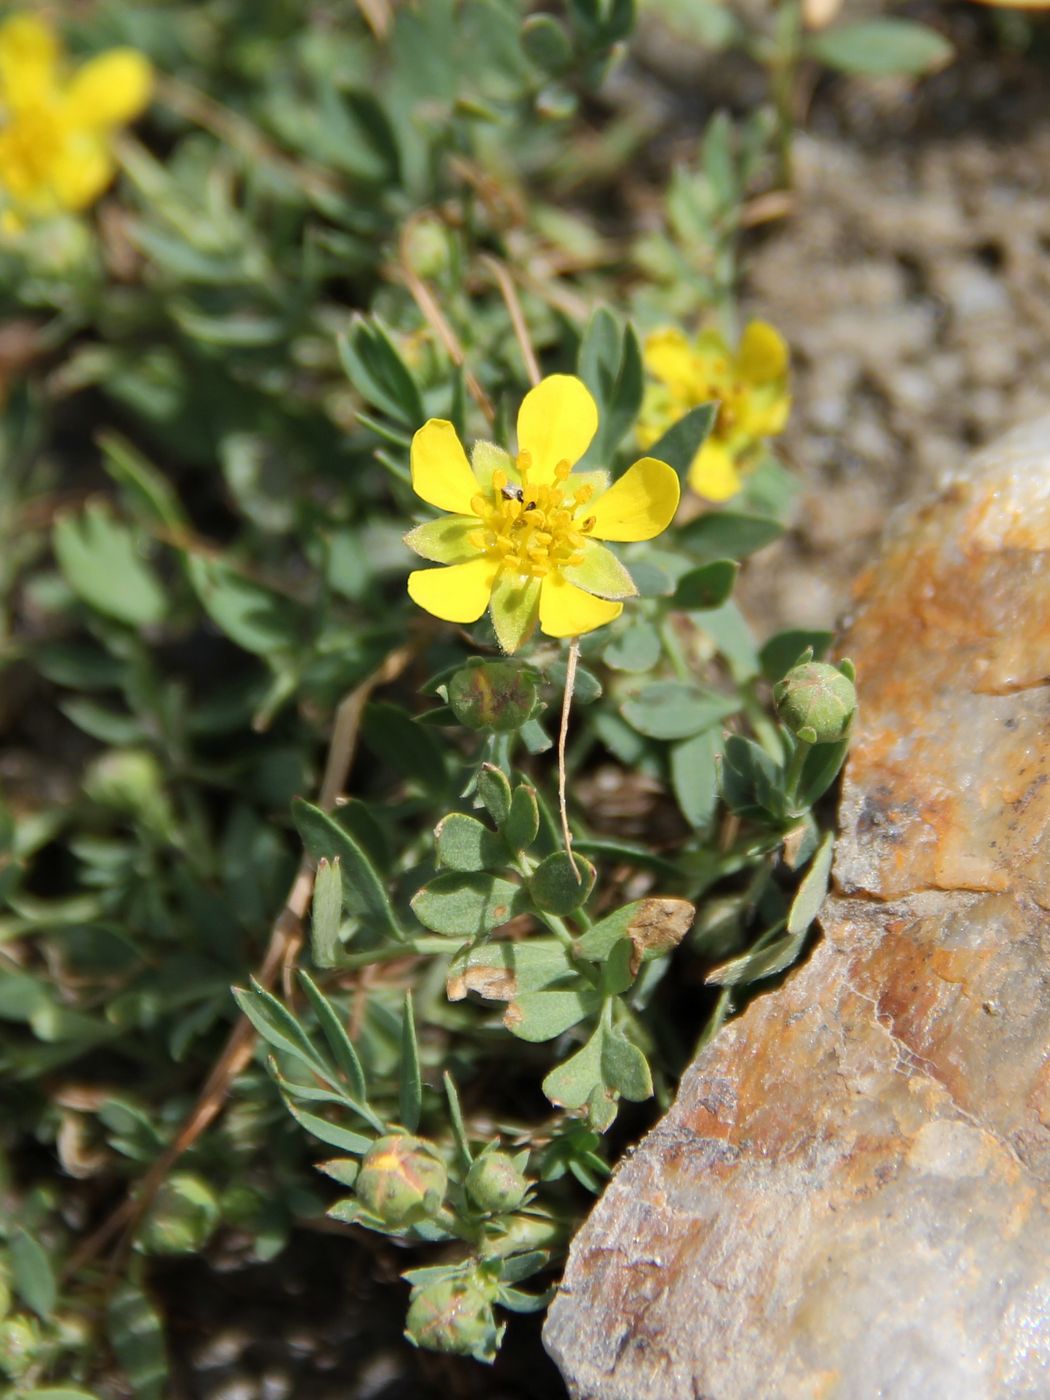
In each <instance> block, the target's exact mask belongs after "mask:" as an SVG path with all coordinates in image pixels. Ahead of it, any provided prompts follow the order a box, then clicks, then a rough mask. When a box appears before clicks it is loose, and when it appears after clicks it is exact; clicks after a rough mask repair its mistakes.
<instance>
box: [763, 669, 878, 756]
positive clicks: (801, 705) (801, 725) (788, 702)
mask: <svg viewBox="0 0 1050 1400" xmlns="http://www.w3.org/2000/svg"><path fill="white" fill-rule="evenodd" d="M846 665H847V663H845V662H844V663H843V667H844V669H843V670H839V669H838V667H836V666H830V665H829V664H828V663H827V662H826V661H807V662H804V663H803V664H802V665H801V666H794V667H793V668H792V669H791V670H790V671H789V672H788V673H787V675H786V676H785V677H784V679H783V680H780V681H777V683H776V685H775V686H774V687H773V699H774V701H775V702H776V707H777V714H778V715H779V716H780V719H781V721H782V722H783V723H784V724H785V725H786V726H787V728H788V729H790V730H791V732H792V734H794V735H795V737H796V738H798V739H801V740H802V741H803V742H804V743H806V744H834V743H836V742H837V741H838V740H839V739H844V738H845V737H846V735H847V734H848V733H849V727H850V723H851V722H852V719H853V715H854V713H855V711H856V708H857V692H856V689H855V688H854V685H853V680H852V678H851V675H850V674H849V673H847V671H846V669H845V667H846ZM849 671H850V672H851V671H852V667H849Z"/></svg>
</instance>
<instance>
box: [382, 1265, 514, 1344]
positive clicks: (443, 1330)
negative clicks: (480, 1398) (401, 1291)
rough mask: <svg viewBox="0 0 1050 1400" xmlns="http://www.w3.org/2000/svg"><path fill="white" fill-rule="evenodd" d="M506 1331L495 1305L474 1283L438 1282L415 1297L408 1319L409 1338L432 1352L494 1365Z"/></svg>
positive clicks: (406, 1320) (462, 1280)
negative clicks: (494, 1312)
mask: <svg viewBox="0 0 1050 1400" xmlns="http://www.w3.org/2000/svg"><path fill="white" fill-rule="evenodd" d="M501 1332H502V1329H501V1328H499V1327H497V1325H496V1319H495V1317H494V1315H493V1312H492V1304H491V1302H490V1301H489V1299H488V1298H487V1297H486V1295H485V1294H484V1293H483V1292H482V1290H481V1289H480V1288H479V1287H478V1286H477V1284H476V1283H474V1282H473V1281H472V1280H471V1279H466V1278H449V1279H437V1280H436V1281H435V1282H434V1283H428V1284H426V1285H424V1287H422V1288H420V1289H419V1290H418V1292H416V1293H415V1294H414V1295H413V1298H412V1302H411V1304H410V1305H409V1309H408V1316H407V1317H406V1318H405V1336H406V1337H407V1338H408V1340H409V1341H410V1342H411V1343H412V1344H413V1346H417V1347H426V1348H427V1350H428V1351H445V1352H451V1353H452V1354H453V1355H455V1356H473V1357H474V1358H475V1360H477V1361H491V1360H492V1359H493V1357H494V1356H495V1354H496V1348H497V1347H498V1346H499V1340H500V1335H501Z"/></svg>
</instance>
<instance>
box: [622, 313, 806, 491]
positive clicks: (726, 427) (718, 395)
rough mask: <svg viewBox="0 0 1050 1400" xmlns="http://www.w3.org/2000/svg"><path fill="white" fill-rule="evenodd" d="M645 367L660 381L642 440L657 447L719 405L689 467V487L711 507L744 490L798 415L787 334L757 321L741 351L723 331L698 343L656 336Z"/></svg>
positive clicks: (673, 334)
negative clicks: (682, 423)
mask: <svg viewBox="0 0 1050 1400" xmlns="http://www.w3.org/2000/svg"><path fill="white" fill-rule="evenodd" d="M645 366H646V369H648V371H649V373H650V374H651V375H652V376H653V377H654V378H655V380H656V381H657V382H656V383H655V384H650V385H649V386H648V388H647V389H646V394H645V400H644V402H643V405H642V412H641V416H640V418H639V423H638V441H639V443H640V444H641V446H642V447H643V448H644V447H651V446H652V444H653V443H654V442H656V441H657V440H658V438H660V437H661V436H662V434H663V433H664V432H666V430H667V429H668V428H669V427H671V425H672V424H673V423H675V422H677V421H678V419H679V418H681V417H682V416H683V415H684V414H686V413H688V412H689V410H690V409H691V408H696V407H697V406H698V405H699V404H703V403H716V404H717V405H718V416H717V417H716V419H715V423H714V427H713V428H712V430H711V433H710V434H709V436H708V438H707V441H706V442H705V443H704V444H703V446H702V447H701V448H700V451H699V452H698V453H697V454H696V457H695V458H694V459H693V463H692V465H691V467H690V468H689V484H690V486H692V488H693V490H694V491H696V492H697V494H698V495H701V496H706V497H707V499H708V500H709V501H725V500H728V499H729V497H730V496H735V495H736V493H737V492H738V491H739V490H740V487H741V480H740V474H741V472H742V471H745V470H746V469H747V467H748V466H749V465H750V464H751V462H752V460H753V459H754V457H755V456H756V455H757V450H758V448H759V446H760V445H761V443H762V440H763V439H764V438H768V437H773V436H774V434H776V433H779V432H782V431H783V429H784V425H785V424H786V422H787V418H788V413H789V411H790V409H791V395H790V394H789V393H788V387H787V379H788V348H787V345H786V344H785V343H784V338H783V336H782V335H781V334H780V332H779V331H777V330H775V329H774V328H773V327H772V326H770V325H768V324H767V323H766V322H765V321H752V322H751V324H750V325H749V326H748V327H747V329H746V330H745V331H744V334H743V337H742V338H741V341H740V348H739V349H738V350H736V351H735V352H734V351H732V350H730V348H729V346H728V345H727V344H726V342H725V341H724V340H723V338H722V337H721V336H720V335H719V334H718V333H717V332H716V331H703V332H701V334H700V336H699V337H698V338H697V340H696V341H695V343H693V344H690V343H689V341H688V340H687V339H686V337H685V336H684V335H683V333H682V332H681V331H680V330H677V329H668V330H661V331H654V332H653V334H652V335H650V336H649V337H648V338H647V340H646V342H645Z"/></svg>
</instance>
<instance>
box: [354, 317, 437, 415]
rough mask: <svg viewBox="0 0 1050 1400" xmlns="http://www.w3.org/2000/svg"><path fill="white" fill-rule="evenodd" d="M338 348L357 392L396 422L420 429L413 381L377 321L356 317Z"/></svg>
mask: <svg viewBox="0 0 1050 1400" xmlns="http://www.w3.org/2000/svg"><path fill="white" fill-rule="evenodd" d="M338 347H339V357H340V359H341V360H342V363H343V369H344V370H345V371H346V374H347V378H348V379H349V380H350V382H351V384H353V386H354V388H355V389H356V390H357V391H358V393H360V394H361V395H362V396H363V397H364V398H365V399H366V400H367V401H368V402H369V403H370V404H372V405H373V406H374V407H376V408H378V409H381V410H382V411H383V412H384V413H386V414H387V415H389V417H391V418H393V419H394V420H395V422H398V423H403V424H404V425H405V426H406V427H408V428H418V427H420V426H421V424H422V422H423V419H424V418H425V417H426V414H425V412H424V410H423V401H422V399H421V398H420V395H419V390H418V388H417V387H416V382H415V380H414V379H413V378H412V375H411V373H410V371H409V370H408V368H407V367H406V365H405V362H404V361H403V360H402V358H401V356H400V355H399V354H398V352H397V351H396V350H395V349H394V346H393V344H392V342H391V340H390V337H389V335H388V334H387V332H386V328H385V327H384V326H383V325H382V324H381V322H380V321H378V320H377V319H375V318H373V319H372V320H366V319H365V318H364V317H363V316H355V317H354V320H353V323H352V325H351V327H350V330H349V331H348V333H347V334H346V335H343V336H340V337H339V340H338Z"/></svg>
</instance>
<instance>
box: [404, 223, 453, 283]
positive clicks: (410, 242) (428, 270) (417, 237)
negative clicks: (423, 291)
mask: <svg viewBox="0 0 1050 1400" xmlns="http://www.w3.org/2000/svg"><path fill="white" fill-rule="evenodd" d="M405 259H406V261H407V263H408V265H409V267H410V268H411V269H412V271H413V272H415V273H417V274H418V275H419V276H420V277H426V278H432V277H440V275H441V274H442V273H443V272H444V271H446V269H447V268H448V266H449V262H450V246H449V232H448V229H447V228H446V227H445V225H444V224H443V223H442V222H441V220H440V219H436V218H434V217H433V216H432V215H431V216H427V217H424V218H421V219H416V220H415V222H414V223H413V224H412V225H411V227H410V228H409V229H408V230H407V232H406V234H405Z"/></svg>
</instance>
